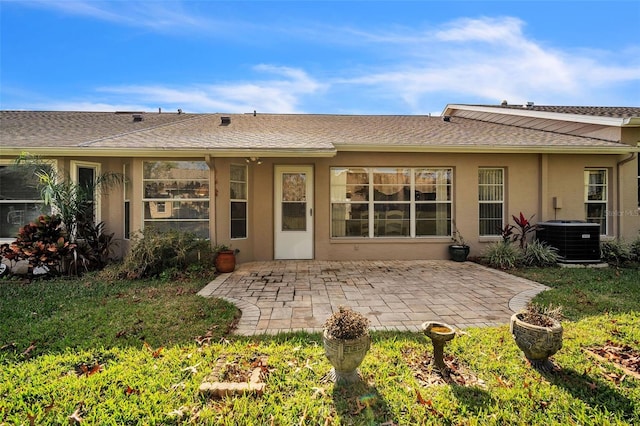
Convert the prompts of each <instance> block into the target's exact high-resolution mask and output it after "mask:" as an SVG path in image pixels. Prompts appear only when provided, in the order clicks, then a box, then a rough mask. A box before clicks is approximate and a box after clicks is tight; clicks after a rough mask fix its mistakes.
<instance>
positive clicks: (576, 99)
mask: <svg viewBox="0 0 640 426" xmlns="http://www.w3.org/2000/svg"><path fill="white" fill-rule="evenodd" d="M524 25H525V23H524V22H523V21H521V20H520V19H516V18H510V17H505V18H478V19H468V18H465V19H460V20H457V21H454V22H451V23H448V24H446V25H445V26H444V28H443V29H435V30H432V31H431V32H430V34H429V33H425V34H424V36H423V37H419V38H416V39H413V40H410V39H409V38H408V37H406V36H404V35H403V34H398V35H396V36H389V35H388V36H387V37H386V38H385V39H384V41H383V42H382V43H383V44H389V45H390V46H393V48H394V49H396V50H397V56H398V61H397V63H396V64H395V65H394V66H393V68H392V69H380V70H373V71H372V72H370V73H362V74H360V75H354V76H347V77H345V78H342V79H341V80H339V81H338V82H337V83H339V84H341V85H345V86H359V87H360V89H361V90H365V91H366V90H373V91H375V92H376V93H387V95H388V96H393V94H397V97H398V98H399V99H402V101H403V102H404V103H405V104H406V105H407V106H408V107H409V109H410V110H411V111H412V112H420V111H424V109H425V107H427V108H429V106H427V105H426V104H427V103H428V102H427V99H428V98H429V97H430V96H431V95H432V94H434V93H442V92H447V93H452V94H460V95H463V96H466V97H467V98H473V99H483V100H484V102H487V103H498V102H500V100H502V99H508V100H510V101H515V103H518V102H523V101H527V100H532V101H536V102H538V101H540V100H545V101H546V102H547V103H555V104H559V103H562V102H565V103H566V102H569V103H592V104H593V103H597V102H598V97H599V96H600V95H602V97H601V99H605V96H606V93H605V92H606V88H607V87H611V86H612V85H615V84H618V83H620V82H630V81H640V67H639V66H638V64H636V65H620V64H618V65H616V64H610V63H608V62H606V61H599V60H598V57H597V56H582V55H581V54H580V52H570V51H562V50H560V49H558V48H551V47H548V46H544V45H542V44H540V43H538V42H536V41H535V40H531V39H528V38H527V37H526V36H525V34H524V32H523V27H524ZM371 39H372V38H371V37H369V38H368V40H371ZM427 39H428V40H430V41H429V42H425V41H424V40H427ZM582 53H584V52H582ZM592 53H593V52H592ZM619 59H620V58H618V60H619ZM596 89H598V90H596ZM431 108H433V107H432V106H431Z"/></svg>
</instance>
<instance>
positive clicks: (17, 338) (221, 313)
mask: <svg viewBox="0 0 640 426" xmlns="http://www.w3.org/2000/svg"><path fill="white" fill-rule="evenodd" d="M590 271H591V272H592V273H593V276H591V275H590V274H585V272H584V271H579V270H567V271H565V270H561V271H558V270H557V269H555V268H554V269H553V270H552V272H550V273H547V272H546V271H540V270H527V271H520V272H519V274H521V275H523V274H524V275H535V276H536V277H539V279H541V280H546V279H549V280H551V281H555V284H551V283H550V282H545V283H546V284H547V285H550V286H551V285H553V287H554V289H553V290H551V291H550V292H549V293H552V292H557V293H556V294H557V295H558V297H560V296H562V295H563V294H565V293H566V294H568V296H567V298H568V299H571V297H570V295H571V294H572V292H573V291H574V287H573V286H575V288H578V289H580V290H581V291H583V292H584V293H585V294H587V295H588V297H589V300H591V298H592V297H593V298H594V299H596V298H595V296H594V295H592V292H593V294H598V293H602V294H600V295H603V294H604V295H605V296H607V297H604V298H602V300H601V299H600V298H597V302H596V301H592V303H591V304H589V303H583V302H575V301H574V302H571V316H572V321H566V322H565V323H564V326H565V339H564V347H563V349H562V350H561V351H560V352H558V353H557V354H556V355H555V356H554V361H555V363H556V364H557V365H559V366H561V367H562V371H560V372H556V373H541V372H538V371H537V370H534V369H532V368H531V367H530V366H528V365H527V363H526V362H525V361H524V359H523V357H522V354H521V353H520V351H519V350H518V348H517V347H516V345H515V343H513V341H512V338H511V336H510V334H509V329H508V326H506V325H505V326H501V327H490V328H473V329H468V330H465V331H464V333H462V334H461V335H460V336H458V337H457V338H455V339H454V340H453V341H451V342H450V343H449V344H448V345H447V347H446V348H445V354H448V355H450V356H453V357H454V358H455V359H456V360H458V362H460V363H461V364H463V365H464V366H465V367H466V368H467V369H468V370H470V371H472V372H473V373H474V375H475V376H476V377H477V378H478V379H479V381H478V383H476V384H475V385H474V386H458V385H439V386H429V387H425V386H422V385H421V382H420V380H419V379H420V378H419V376H417V371H415V370H414V369H412V368H411V367H410V365H411V364H412V363H411V362H410V359H409V358H410V357H416V356H418V357H420V356H423V357H425V359H428V357H429V354H430V353H431V346H430V344H428V343H427V342H426V340H425V338H424V336H422V335H421V334H418V333H390V332H385V333H373V344H372V347H371V350H370V353H369V354H368V355H367V357H366V358H365V360H364V362H363V364H362V367H361V373H362V376H363V382H362V383H361V384H359V385H356V386H353V387H343V386H336V385H334V384H333V383H331V382H330V381H329V380H328V379H327V373H328V372H329V370H330V368H331V366H330V364H329V362H328V361H327V359H326V357H325V356H324V351H323V349H322V341H321V338H320V335H319V334H303V333H297V334H287V335H280V336H260V337H253V338H245V337H237V336H226V337H225V332H226V330H227V328H228V327H229V325H230V324H231V323H232V322H233V321H234V315H235V310H234V309H233V308H231V307H230V306H228V305H226V304H221V303H220V302H219V301H216V300H214V299H211V300H209V299H200V298H199V297H197V296H195V295H194V292H195V291H196V290H197V289H199V288H201V286H203V285H204V283H205V282H206V279H189V280H180V281H177V282H176V280H172V279H165V280H153V281H144V282H119V283H104V282H100V281H99V280H95V279H91V278H88V279H84V280H80V281H65V280H61V281H51V282H37V283H33V284H22V283H18V282H13V281H0V318H2V319H1V321H2V322H1V325H0V346H3V345H7V344H9V346H7V347H5V348H4V349H2V350H0V424H69V423H71V424H73V423H74V422H77V420H75V419H78V420H80V419H81V420H82V424H91V425H93V424H100V425H123V424H131V425H136V424H145V425H147V424H148V425H160V424H162V425H167V424H169V425H171V424H212V425H213V424H216V425H217V424H221V425H236V424H252V425H263V424H264V425H272V424H274V425H316V424H320V425H323V424H328V425H334V424H335V425H338V424H345V425H347V424H349V425H350V424H355V425H360V424H362V425H373V424H375V425H378V424H387V425H406V424H429V425H441V424H445V425H458V424H461V425H462V424H464V425H467V424H468V425H474V424H483V425H484V424H496V425H504V424H509V425H511V424H516V425H532V424H533V425H535V424H541V425H542V424H544V425H556V424H557V425H564V424H581V425H607V424H617V425H627V424H629V425H631V424H639V423H640V381H639V380H638V379H634V378H632V377H631V376H628V375H625V373H624V372H623V371H621V370H618V369H617V368H616V367H615V365H614V364H612V363H610V362H603V361H597V360H595V359H594V358H592V357H590V356H589V355H588V354H587V353H586V352H585V350H584V349H585V348H588V347H593V346H598V345H603V344H605V343H606V342H607V341H608V340H613V341H615V342H618V343H620V344H628V345H631V346H633V347H634V348H636V349H640V327H638V324H640V304H639V303H638V300H637V292H638V291H639V290H638V288H637V287H638V286H637V285H636V286H635V287H634V286H633V285H632V282H633V277H634V276H635V277H637V271H636V272H633V271H631V270H628V269H624V270H620V271H619V275H616V273H615V270H614V271H610V273H609V274H608V273H606V272H604V271H595V270H590ZM560 273H561V274H562V277H563V278H562V280H557V279H556V278H560V275H559V274H560ZM627 273H629V274H630V275H631V276H630V277H629V278H627V277H626V274H627ZM634 273H635V274H636V275H632V274H634ZM583 274H584V275H583ZM627 279H628V280H630V281H627ZM637 282H639V281H638V280H636V283H637ZM581 283H582V284H581ZM598 283H600V287H597V284H598ZM592 286H593V288H592ZM623 288H624V290H621V289H623ZM176 299H177V300H176ZM616 299H617V301H616ZM634 300H635V302H633V301H634ZM623 302H624V305H622V303H623ZM554 304H556V301H555V300H554ZM593 304H597V305H598V306H601V307H606V308H605V309H603V311H601V312H599V313H590V310H591V309H592V305H593ZM615 306H624V307H623V308H621V309H614V307H615ZM173 311H178V312H177V313H176V312H173ZM209 311H212V312H213V313H212V312H209ZM604 312H606V313H604ZM174 315H175V316H174ZM140 319H142V322H141V323H139V324H138V326H136V323H137V321H139V320H140ZM119 330H126V333H125V334H124V335H123V336H121V337H114V336H115V335H116V334H117V333H118V331H119ZM207 330H211V333H210V336H211V338H210V339H205V340H204V341H201V343H200V344H199V343H197V342H195V341H194V337H195V336H202V335H204V334H205V333H206V332H207ZM31 342H36V343H35V346H36V347H35V349H32V350H30V351H28V353H26V354H24V351H25V350H26V348H28V347H29V346H30V345H31ZM144 342H146V343H147V344H145V343H144ZM11 343H15V345H10V344H11ZM160 347H163V349H162V350H159V348H160ZM260 356H266V357H267V365H268V372H267V373H266V374H265V377H264V378H263V381H265V383H266V384H267V388H266V391H265V393H264V394H263V395H262V396H258V397H256V396H241V397H228V398H223V399H209V398H206V397H204V396H201V395H200V394H199V392H198V386H199V385H200V383H202V381H203V380H204V379H205V377H206V376H207V375H208V374H209V373H210V372H211V370H212V369H213V367H214V366H215V364H216V361H217V360H218V359H219V358H222V359H225V360H227V363H228V364H229V365H230V366H233V367H234V368H236V369H237V368H240V369H251V363H252V361H253V360H254V359H255V358H257V357H260ZM70 416H71V417H70Z"/></svg>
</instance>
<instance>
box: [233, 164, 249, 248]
mask: <svg viewBox="0 0 640 426" xmlns="http://www.w3.org/2000/svg"><path fill="white" fill-rule="evenodd" d="M230 172H231V173H230V175H229V188H230V192H231V193H230V197H231V238H232V239H233V238H247V166H246V165H236V164H232V165H231V170H230Z"/></svg>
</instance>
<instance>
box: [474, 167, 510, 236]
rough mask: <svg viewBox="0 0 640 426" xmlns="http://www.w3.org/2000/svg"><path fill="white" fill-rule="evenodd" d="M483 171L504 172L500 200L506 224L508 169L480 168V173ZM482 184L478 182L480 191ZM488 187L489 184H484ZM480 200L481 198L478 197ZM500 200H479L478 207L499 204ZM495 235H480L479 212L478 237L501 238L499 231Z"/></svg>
mask: <svg viewBox="0 0 640 426" xmlns="http://www.w3.org/2000/svg"><path fill="white" fill-rule="evenodd" d="M481 170H501V171H502V184H501V187H502V194H501V196H502V197H501V200H499V202H500V203H501V204H502V221H503V222H504V220H505V204H506V202H505V194H506V185H507V179H506V176H507V172H506V167H478V172H480V171H481ZM480 185H481V184H480V182H478V191H479V190H480ZM484 185H487V186H488V184H484ZM478 198H480V197H478ZM497 202H498V200H480V199H478V207H479V206H480V204H497ZM504 225H505V224H504V223H502V224H501V227H502V226H504ZM494 232H495V234H482V233H480V212H479V211H478V237H479V238H486V237H489V238H491V237H499V236H500V233H499V232H498V230H494Z"/></svg>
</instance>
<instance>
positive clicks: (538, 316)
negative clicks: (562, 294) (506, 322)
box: [510, 305, 563, 370]
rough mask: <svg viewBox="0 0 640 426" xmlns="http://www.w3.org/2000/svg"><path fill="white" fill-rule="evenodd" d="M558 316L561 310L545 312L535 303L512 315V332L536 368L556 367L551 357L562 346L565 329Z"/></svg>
mask: <svg viewBox="0 0 640 426" xmlns="http://www.w3.org/2000/svg"><path fill="white" fill-rule="evenodd" d="M557 317H559V310H557V309H556V311H553V312H552V311H549V310H547V312H545V310H544V308H539V307H536V306H534V305H529V306H528V307H527V309H526V310H524V311H522V312H519V313H517V314H513V315H512V316H511V323H510V331H511V334H512V335H513V338H514V340H515V342H516V345H518V348H520V350H521V351H522V352H523V353H524V356H525V357H526V358H527V360H529V362H530V363H531V365H532V366H533V367H534V368H539V369H542V370H553V369H554V366H553V364H552V363H551V361H549V357H550V356H552V355H553V354H555V353H556V352H558V351H559V350H560V349H561V348H562V331H563V330H562V325H561V324H560V321H559V320H558V319H557Z"/></svg>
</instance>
